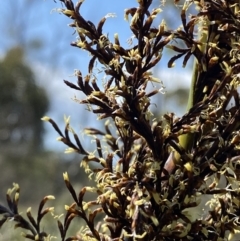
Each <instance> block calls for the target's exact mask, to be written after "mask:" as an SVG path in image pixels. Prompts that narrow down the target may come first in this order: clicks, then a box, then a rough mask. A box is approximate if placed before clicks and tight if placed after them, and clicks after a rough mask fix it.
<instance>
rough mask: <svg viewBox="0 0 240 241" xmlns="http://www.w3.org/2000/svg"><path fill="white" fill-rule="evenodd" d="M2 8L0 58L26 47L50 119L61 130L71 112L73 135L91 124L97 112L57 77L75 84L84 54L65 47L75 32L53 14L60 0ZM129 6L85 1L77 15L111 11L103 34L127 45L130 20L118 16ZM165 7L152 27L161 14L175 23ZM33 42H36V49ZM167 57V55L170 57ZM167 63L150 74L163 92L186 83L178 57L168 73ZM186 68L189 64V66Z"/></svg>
mask: <svg viewBox="0 0 240 241" xmlns="http://www.w3.org/2000/svg"><path fill="white" fill-rule="evenodd" d="M75 2H76V1H75ZM155 2H156V4H155V5H154V7H157V6H158V4H159V2H160V1H155ZM1 6H2V7H1V9H0V29H1V31H2V33H4V37H2V38H0V56H4V54H5V53H6V51H7V50H8V49H9V48H11V47H13V46H15V45H22V46H24V48H25V49H26V50H27V55H26V60H27V61H28V63H29V64H30V65H31V67H32V69H33V70H34V72H35V74H36V76H37V81H38V84H39V85H41V86H44V87H45V88H46V90H47V92H48V94H49V96H50V98H51V108H50V110H49V112H48V113H46V114H47V115H49V116H50V117H52V118H53V119H55V120H56V122H57V123H59V126H61V127H62V128H63V127H64V122H63V115H64V114H65V115H67V116H68V115H70V116H71V120H72V125H73V127H74V129H75V130H76V132H77V133H81V130H82V129H83V128H84V127H86V122H87V125H88V126H90V125H94V124H95V123H96V121H95V120H96V116H94V115H93V114H88V113H87V112H86V111H85V110H84V109H85V107H84V106H80V105H79V104H77V103H75V102H73V101H72V100H71V99H72V98H73V97H74V96H75V95H76V97H81V95H79V93H78V92H76V91H74V90H72V89H69V88H67V87H66V86H65V85H64V84H63V81H62V80H63V79H67V80H69V81H72V82H74V81H75V77H74V76H73V73H74V69H80V70H81V71H82V73H83V74H86V73H87V63H88V60H89V56H88V54H87V53H86V52H84V51H81V50H80V49H77V48H74V47H71V46H70V42H72V41H75V39H76V34H74V31H73V29H71V28H70V27H68V24H69V23H71V19H68V18H67V17H65V16H64V15H63V14H60V13H59V12H58V9H59V8H62V7H63V6H62V5H61V3H60V2H59V1H57V3H55V2H54V1H53V0H35V1H33V0H8V1H4V2H3V3H1ZM134 6H137V1H136V0H114V1H113V0H85V2H84V3H83V5H82V8H81V13H82V15H83V16H84V17H85V18H87V19H89V20H91V21H92V22H93V23H94V24H97V23H98V22H99V21H100V19H101V18H102V17H103V16H105V15H106V14H108V13H113V14H115V15H116V17H114V18H108V19H107V22H106V24H105V25H104V32H105V34H108V36H109V38H110V39H112V38H113V36H114V33H118V34H119V36H120V41H121V44H122V45H123V46H127V40H128V39H129V38H130V37H131V32H130V30H129V27H128V26H129V23H128V22H127V21H125V20H124V19H123V17H124V9H126V8H129V7H134ZM167 9H169V8H163V10H164V11H163V13H164V15H163V14H162V15H160V18H158V19H156V21H155V26H156V27H157V26H158V23H159V21H161V16H164V19H166V21H169V22H170V23H169V24H170V26H171V27H178V26H179V25H180V18H179V16H178V15H177V14H175V13H176V12H177V11H179V9H177V8H175V13H172V12H169V11H167ZM167 23H168V22H167ZM2 36H3V35H2ZM36 46H40V47H39V49H38V48H36ZM173 54H174V53H172V55H173ZM167 57H168V59H169V56H167ZM166 64H167V62H166V59H163V60H162V61H161V63H160V64H159V65H158V68H157V69H155V71H154V72H155V73H156V75H157V76H158V77H160V79H161V80H162V81H163V83H164V85H165V86H166V89H167V90H168V89H169V90H170V89H174V88H177V87H179V86H182V85H183V86H185V87H186V86H188V85H189V81H190V73H189V68H186V69H185V70H184V69H182V68H181V62H180V61H179V62H177V63H176V67H175V68H174V69H171V71H170V70H169V69H167V68H166V67H165V66H166ZM189 66H190V67H191V64H190V65H189ZM163 69H164V71H163ZM100 81H101V80H100ZM164 105H165V106H167V108H169V111H177V112H178V109H177V108H176V103H171V102H170V103H164ZM178 114H181V113H180V112H179V113H178ZM45 126H46V131H47V132H46V138H45V140H46V141H45V143H46V146H48V147H49V148H50V149H58V150H60V151H62V150H64V147H63V145H61V144H59V143H57V142H56V141H55V137H57V134H56V133H55V132H54V130H52V128H51V126H50V125H48V124H47V123H46V125H45ZM80 135H81V134H80Z"/></svg>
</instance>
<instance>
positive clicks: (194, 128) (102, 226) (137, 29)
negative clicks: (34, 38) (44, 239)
mask: <svg viewBox="0 0 240 241" xmlns="http://www.w3.org/2000/svg"><path fill="white" fill-rule="evenodd" d="M60 1H61V2H63V4H64V5H65V8H64V9H61V10H60V11H61V12H62V13H63V14H64V15H66V16H67V17H69V18H70V19H71V20H72V21H73V22H72V23H71V24H70V27H72V28H74V29H75V30H76V32H77V34H78V39H77V41H75V42H73V43H72V44H71V45H72V46H74V47H76V48H80V49H82V50H85V51H88V52H89V53H90V55H91V60H90V61H89V66H88V74H87V75H86V76H85V77H84V76H82V73H81V72H80V71H76V73H75V74H76V78H77V83H76V84H75V83H71V82H69V81H66V80H65V83H66V85H67V86H69V87H70V88H73V89H76V90H78V91H80V92H82V93H84V94H85V96H86V98H85V99H81V100H78V102H79V103H81V104H85V105H87V106H88V107H89V108H88V109H89V110H90V111H92V112H93V113H95V114H96V115H97V116H98V119H106V122H105V130H104V131H103V130H98V129H95V128H86V129H85V132H86V133H87V134H89V135H91V136H92V137H93V138H94V139H95V142H96V152H94V153H90V152H88V151H87V150H85V148H84V147H83V145H82V143H81V142H80V140H79V138H78V136H77V134H76V133H75V132H74V130H73V128H72V127H71V126H70V121H69V118H65V123H66V126H65V130H64V133H63V132H62V131H61V130H60V128H59V127H58V125H57V124H56V123H55V122H54V121H53V120H52V119H51V118H49V117H44V118H43V120H45V121H48V122H50V123H51V124H52V126H53V127H54V128H55V130H56V131H57V132H58V134H59V135H60V137H59V138H58V140H60V141H62V142H63V143H64V144H66V145H67V146H68V149H67V152H77V153H79V154H82V155H83V158H82V160H81V165H82V166H83V167H84V168H85V170H86V172H88V173H90V175H89V176H91V177H94V180H95V183H96V185H95V186H94V187H88V186H86V187H84V188H82V189H81V190H80V191H79V192H76V191H75V190H74V188H73V186H72V185H71V183H70V180H69V177H68V175H67V173H64V181H65V184H66V186H67V188H68V190H69V191H70V193H71V195H72V197H73V200H74V203H72V204H71V205H69V206H65V209H66V212H67V213H66V215H65V220H64V223H62V222H61V221H60V220H58V227H59V230H60V233H61V239H62V240H63V241H67V240H166V241H168V240H179V241H180V240H181V241H187V240H196V241H198V240H199V241H200V240H202V241H203V240H204V241H205V240H214V241H217V240H219V241H220V240H226V239H227V240H229V239H230V238H231V237H232V236H234V235H235V234H236V233H237V232H238V231H239V229H240V226H239V213H240V208H239V207H240V205H239V204H240V203H239V199H240V193H239V185H240V181H239V176H240V175H239V173H240V172H239V171H240V151H239V150H240V131H239V122H240V121H239V120H240V106H239V104H240V102H239V93H238V91H237V88H238V86H239V80H240V76H239V66H240V65H239V64H240V58H239V43H238V42H239V31H240V11H239V2H238V1H235V0H229V1H225V0H221V1H216V0H208V1H202V0H201V1H200V0H199V1H198V0H197V1H191V0H186V1H185V2H184V3H183V5H182V6H181V7H182V10H181V20H182V26H181V27H179V28H178V29H176V30H170V29H168V28H167V26H166V23H165V22H164V21H162V22H161V23H160V24H159V26H158V27H156V28H155V27H153V26H152V23H153V21H154V19H155V18H156V16H157V15H159V14H161V11H162V9H160V8H156V9H153V10H151V9H150V8H151V4H152V1H151V0H138V1H137V2H138V7H133V8H130V9H127V10H126V11H125V18H126V19H128V21H129V23H130V29H131V31H132V33H133V36H134V38H135V39H136V40H137V44H136V45H134V46H132V47H131V48H129V49H126V48H124V47H123V46H122V45H121V44H120V40H119V38H118V35H117V34H115V35H114V41H113V42H111V41H110V40H109V39H108V36H107V35H106V34H104V32H103V26H104V23H105V22H106V20H107V17H108V16H105V17H104V18H102V19H101V20H100V22H99V23H98V24H97V25H96V26H95V25H94V24H93V23H92V22H91V21H89V20H86V19H84V17H83V16H82V15H81V6H82V3H83V1H78V2H77V3H76V5H74V4H73V2H72V1H71V0H60ZM178 2H179V1H175V4H178ZM192 5H195V7H196V9H197V12H195V13H194V14H192V15H190V18H189V19H188V18H187V17H186V15H187V13H188V11H190V8H189V7H190V6H192ZM196 31H198V37H196V35H195V32H196ZM175 40H181V41H182V42H183V43H184V44H185V48H180V47H179V46H176V44H175V43H176V41H175ZM166 47H167V48H170V49H172V50H174V51H175V52H177V54H176V55H175V56H173V57H172V58H170V60H169V62H168V67H173V66H174V61H175V60H177V59H179V58H183V66H185V65H186V64H187V62H188V60H189V59H190V57H191V56H194V58H195V61H196V62H195V68H194V71H193V80H192V83H193V84H192V87H191V90H190V96H189V106H188V111H187V113H186V114H185V115H183V116H182V117H181V118H177V117H176V116H175V115H174V114H171V113H169V114H165V115H164V116H163V117H162V118H161V119H160V120H157V118H154V116H153V114H152V113H151V111H150V105H151V97H152V96H154V95H156V94H159V93H160V92H161V89H160V90H159V89H154V90H152V91H150V92H148V91H147V86H148V85H149V83H152V82H159V81H158V79H157V78H156V77H154V76H153V74H152V72H151V70H152V68H153V67H154V66H156V64H157V63H158V62H159V61H160V60H161V57H162V52H163V49H164V48H166ZM95 62H99V63H100V64H101V65H102V66H103V68H104V72H105V75H106V83H104V86H99V85H98V82H97V80H96V77H95V75H94V64H95ZM110 124H111V125H114V126H115V128H116V133H113V131H112V130H111V127H110ZM69 134H72V135H73V137H74V142H73V141H72V140H71V138H70V135H69ZM103 143H104V144H106V143H107V145H108V148H107V150H106V148H105V149H104V148H103V147H102V144H103ZM90 162H92V163H97V167H96V165H92V166H91V167H90V165H89V163H90ZM220 180H221V181H220ZM222 183H224V184H222ZM86 192H94V193H95V194H96V198H95V199H94V200H92V201H89V202H85V201H84V195H85V193H86ZM206 195H210V196H211V198H210V201H209V202H208V204H209V205H208V210H207V211H205V212H203V214H200V215H199V216H198V215H195V213H194V212H196V211H194V210H198V208H199V206H200V203H201V201H202V198H203V197H204V196H206ZM2 210H4V208H2ZM5 211H6V210H5ZM1 213H4V212H3V211H1ZM6 213H9V215H10V217H13V218H14V219H15V221H18V223H21V221H19V220H18V219H17V218H16V216H15V213H11V212H10V211H9V212H7V211H6ZM98 216H99V217H101V218H102V221H101V222H100V223H99V224H96V221H95V219H97V217H98ZM76 217H80V218H82V219H83V220H84V221H85V222H86V228H82V229H81V232H79V234H77V235H75V236H74V237H68V238H67V230H68V227H69V225H70V224H71V222H72V221H73V220H77V219H74V218H76ZM30 221H31V220H30ZM21 227H23V226H21ZM23 228H25V227H23ZM30 231H31V230H30Z"/></svg>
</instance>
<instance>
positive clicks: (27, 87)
mask: <svg viewBox="0 0 240 241" xmlns="http://www.w3.org/2000/svg"><path fill="white" fill-rule="evenodd" d="M48 106H49V100H48V97H47V94H46V92H45V90H44V89H43V88H41V87H39V86H37V85H36V83H35V81H34V74H33V72H32V71H31V69H30V68H29V66H27V65H26V64H25V63H24V53H23V50H22V49H21V48H20V47H16V48H13V49H11V50H10V51H9V52H8V53H7V54H6V56H5V58H4V59H3V60H2V61H1V62H0V107H1V109H0V145H1V146H0V149H2V150H5V151H10V150H14V152H15V153H17V154H19V153H21V152H26V151H29V150H30V149H33V150H34V151H35V152H36V151H37V150H39V149H40V148H41V147H42V137H43V125H42V123H41V121H39V120H40V118H41V116H43V115H44V113H46V111H47V110H48Z"/></svg>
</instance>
